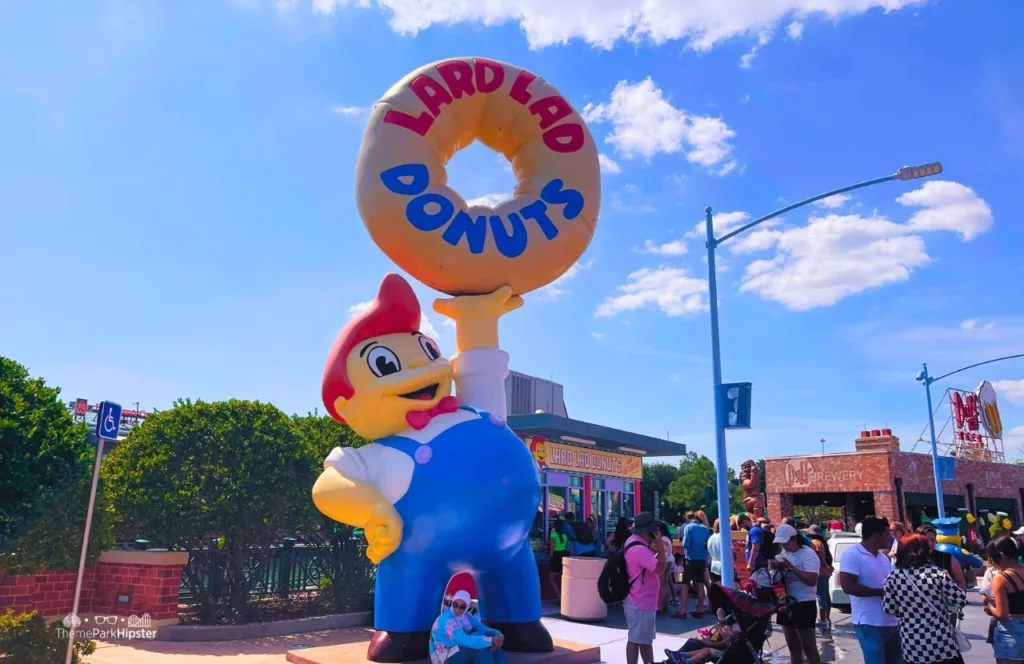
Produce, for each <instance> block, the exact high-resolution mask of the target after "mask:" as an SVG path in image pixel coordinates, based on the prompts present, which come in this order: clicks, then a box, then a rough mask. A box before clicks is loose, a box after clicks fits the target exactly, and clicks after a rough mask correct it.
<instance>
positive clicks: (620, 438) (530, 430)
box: [508, 413, 686, 457]
mask: <svg viewBox="0 0 1024 664" xmlns="http://www.w3.org/2000/svg"><path fill="white" fill-rule="evenodd" d="M508 426H509V428H510V429H512V430H513V431H515V432H516V433H520V434H529V435H533V436H542V437H544V438H546V439H548V440H553V441H566V442H569V443H573V442H577V443H578V442H579V440H584V441H592V442H594V443H596V445H595V446H596V447H600V448H602V449H607V450H613V451H624V452H634V453H641V452H642V453H643V454H644V455H645V456H655V457H658V456H682V455H684V454H686V445H683V444H682V443H673V442H672V441H670V440H663V439H661V438H653V437H651V436H644V435H643V434H639V433H631V432H629V431H622V430H620V429H613V428H611V427H606V426H601V425H600V424H591V423H590V422H582V421H580V420H572V419H569V418H568V417H561V416H559V415H552V414H550V413H537V414H534V415H511V416H509V418H508ZM574 438H575V439H578V440H575V441H574V440H573V439H574Z"/></svg>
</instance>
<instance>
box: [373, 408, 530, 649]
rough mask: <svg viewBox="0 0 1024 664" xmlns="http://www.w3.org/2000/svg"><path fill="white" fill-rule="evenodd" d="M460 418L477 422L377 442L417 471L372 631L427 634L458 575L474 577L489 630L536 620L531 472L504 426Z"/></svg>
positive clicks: (381, 576)
mask: <svg viewBox="0 0 1024 664" xmlns="http://www.w3.org/2000/svg"><path fill="white" fill-rule="evenodd" d="M462 410H470V411H472V412H475V413H478V414H479V415H480V417H479V418H474V419H472V420H469V421H466V422H461V423H459V424H456V425H454V426H452V427H450V428H449V429H447V430H446V431H444V432H442V433H441V434H439V435H438V436H437V437H436V438H434V439H433V440H432V441H430V442H429V443H426V444H421V443H418V442H416V441H415V440H411V439H409V438H404V437H402V436H388V437H387V438H382V439H380V440H377V441H374V442H376V443H377V444H379V445H383V446H385V447H391V448H393V449H396V450H399V451H401V452H404V453H406V454H408V455H409V456H410V457H412V458H413V460H414V461H415V463H416V467H415V470H414V471H413V475H412V482H411V484H410V486H409V490H408V491H407V492H406V493H405V495H404V496H402V497H401V498H400V499H399V500H398V502H397V503H395V509H396V510H397V511H398V514H399V515H400V516H401V517H402V521H403V523H404V527H403V533H402V535H403V537H402V543H401V545H400V546H399V548H398V550H397V551H395V552H394V553H392V554H391V555H390V556H388V557H387V558H385V559H384V560H383V561H381V563H380V566H379V567H378V569H377V588H376V597H375V600H374V627H375V628H376V629H378V630H383V631H388V632H423V631H429V630H430V628H431V625H433V623H434V619H435V618H437V615H438V612H439V611H440V610H441V601H442V599H443V596H444V591H445V587H446V586H447V585H448V581H449V579H450V578H451V576H452V575H453V574H455V573H457V572H462V571H468V572H472V573H473V575H474V576H475V578H476V582H477V588H478V589H479V593H480V597H479V603H480V614H481V616H482V617H483V618H484V619H485V620H487V621H488V622H496V623H529V622H533V621H535V620H539V619H540V579H539V576H538V573H537V563H536V561H535V558H534V555H533V551H532V550H531V548H530V544H529V531H530V527H531V526H532V524H533V520H534V518H535V516H536V514H537V506H538V504H539V503H540V480H539V478H538V477H537V467H536V464H535V462H534V460H533V456H532V455H531V454H530V451H529V449H528V448H527V446H526V445H525V444H524V443H523V441H522V440H520V439H519V438H518V437H517V436H516V435H515V434H514V433H512V431H511V430H510V429H509V428H508V427H506V426H505V424H504V422H501V421H500V420H496V419H494V418H492V417H490V416H489V415H488V414H487V413H484V412H481V411H478V410H476V409H471V408H466V407H462ZM439 417H445V415H441V416H439Z"/></svg>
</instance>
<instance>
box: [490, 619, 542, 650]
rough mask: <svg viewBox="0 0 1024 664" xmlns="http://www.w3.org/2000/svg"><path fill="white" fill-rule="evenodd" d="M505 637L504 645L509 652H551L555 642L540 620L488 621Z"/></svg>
mask: <svg viewBox="0 0 1024 664" xmlns="http://www.w3.org/2000/svg"><path fill="white" fill-rule="evenodd" d="M487 625H488V627H492V628H494V629H496V630H498V631H499V632H501V634H502V636H504V637H505V645H504V646H502V647H503V648H504V649H505V650H506V651H508V652H551V651H553V650H554V649H555V644H554V642H553V641H552V640H551V635H550V634H548V628H547V627H545V626H544V623H542V622H541V621H539V620H534V621H533V622H528V623H487Z"/></svg>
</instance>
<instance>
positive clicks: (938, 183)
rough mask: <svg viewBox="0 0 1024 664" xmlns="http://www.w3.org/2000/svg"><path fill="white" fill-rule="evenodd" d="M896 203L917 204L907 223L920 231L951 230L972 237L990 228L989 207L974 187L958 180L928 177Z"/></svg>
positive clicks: (965, 237)
mask: <svg viewBox="0 0 1024 664" xmlns="http://www.w3.org/2000/svg"><path fill="white" fill-rule="evenodd" d="M896 202H898V203H900V204H902V205H906V206H908V207H920V208H924V209H923V210H918V211H917V212H915V213H914V214H913V215H911V217H910V226H911V227H912V228H914V229H915V230H921V231H953V232H956V233H959V234H960V237H961V238H963V239H964V240H973V239H974V238H976V237H977V236H979V235H981V234H982V233H984V232H985V231H987V230H988V229H989V228H991V227H992V208H990V207H989V206H988V203H986V202H985V201H983V200H982V199H981V198H980V197H979V196H978V195H977V194H976V193H974V190H973V189H971V188H970V187H965V186H964V185H962V184H960V183H959V182H949V181H947V180H931V181H928V182H925V183H924V186H923V187H921V188H920V189H915V190H914V191H910V192H907V193H905V194H903V195H902V196H900V197H899V198H897V199H896Z"/></svg>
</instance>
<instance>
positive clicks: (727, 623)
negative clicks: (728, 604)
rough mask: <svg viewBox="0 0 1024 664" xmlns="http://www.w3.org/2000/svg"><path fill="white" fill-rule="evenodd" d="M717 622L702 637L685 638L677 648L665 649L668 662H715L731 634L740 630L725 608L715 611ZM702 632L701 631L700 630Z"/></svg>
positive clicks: (692, 663)
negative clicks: (684, 641)
mask: <svg viewBox="0 0 1024 664" xmlns="http://www.w3.org/2000/svg"><path fill="white" fill-rule="evenodd" d="M715 616H717V618H718V624H717V625H714V626H712V628H711V629H710V630H709V631H708V632H707V633H706V636H705V637H704V638H700V639H687V640H686V643H684V644H683V647H682V648H680V649H679V650H676V651H672V650H667V649H666V650H665V656H666V657H668V661H669V663H670V664H701V662H717V661H718V660H719V659H721V657H722V653H723V652H724V651H725V649H726V648H728V647H729V642H730V641H732V637H733V635H734V634H735V633H736V632H738V631H740V626H739V625H738V624H737V623H736V619H735V618H733V617H732V616H731V615H726V613H725V609H718V611H716V612H715ZM702 633H703V632H702Z"/></svg>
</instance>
